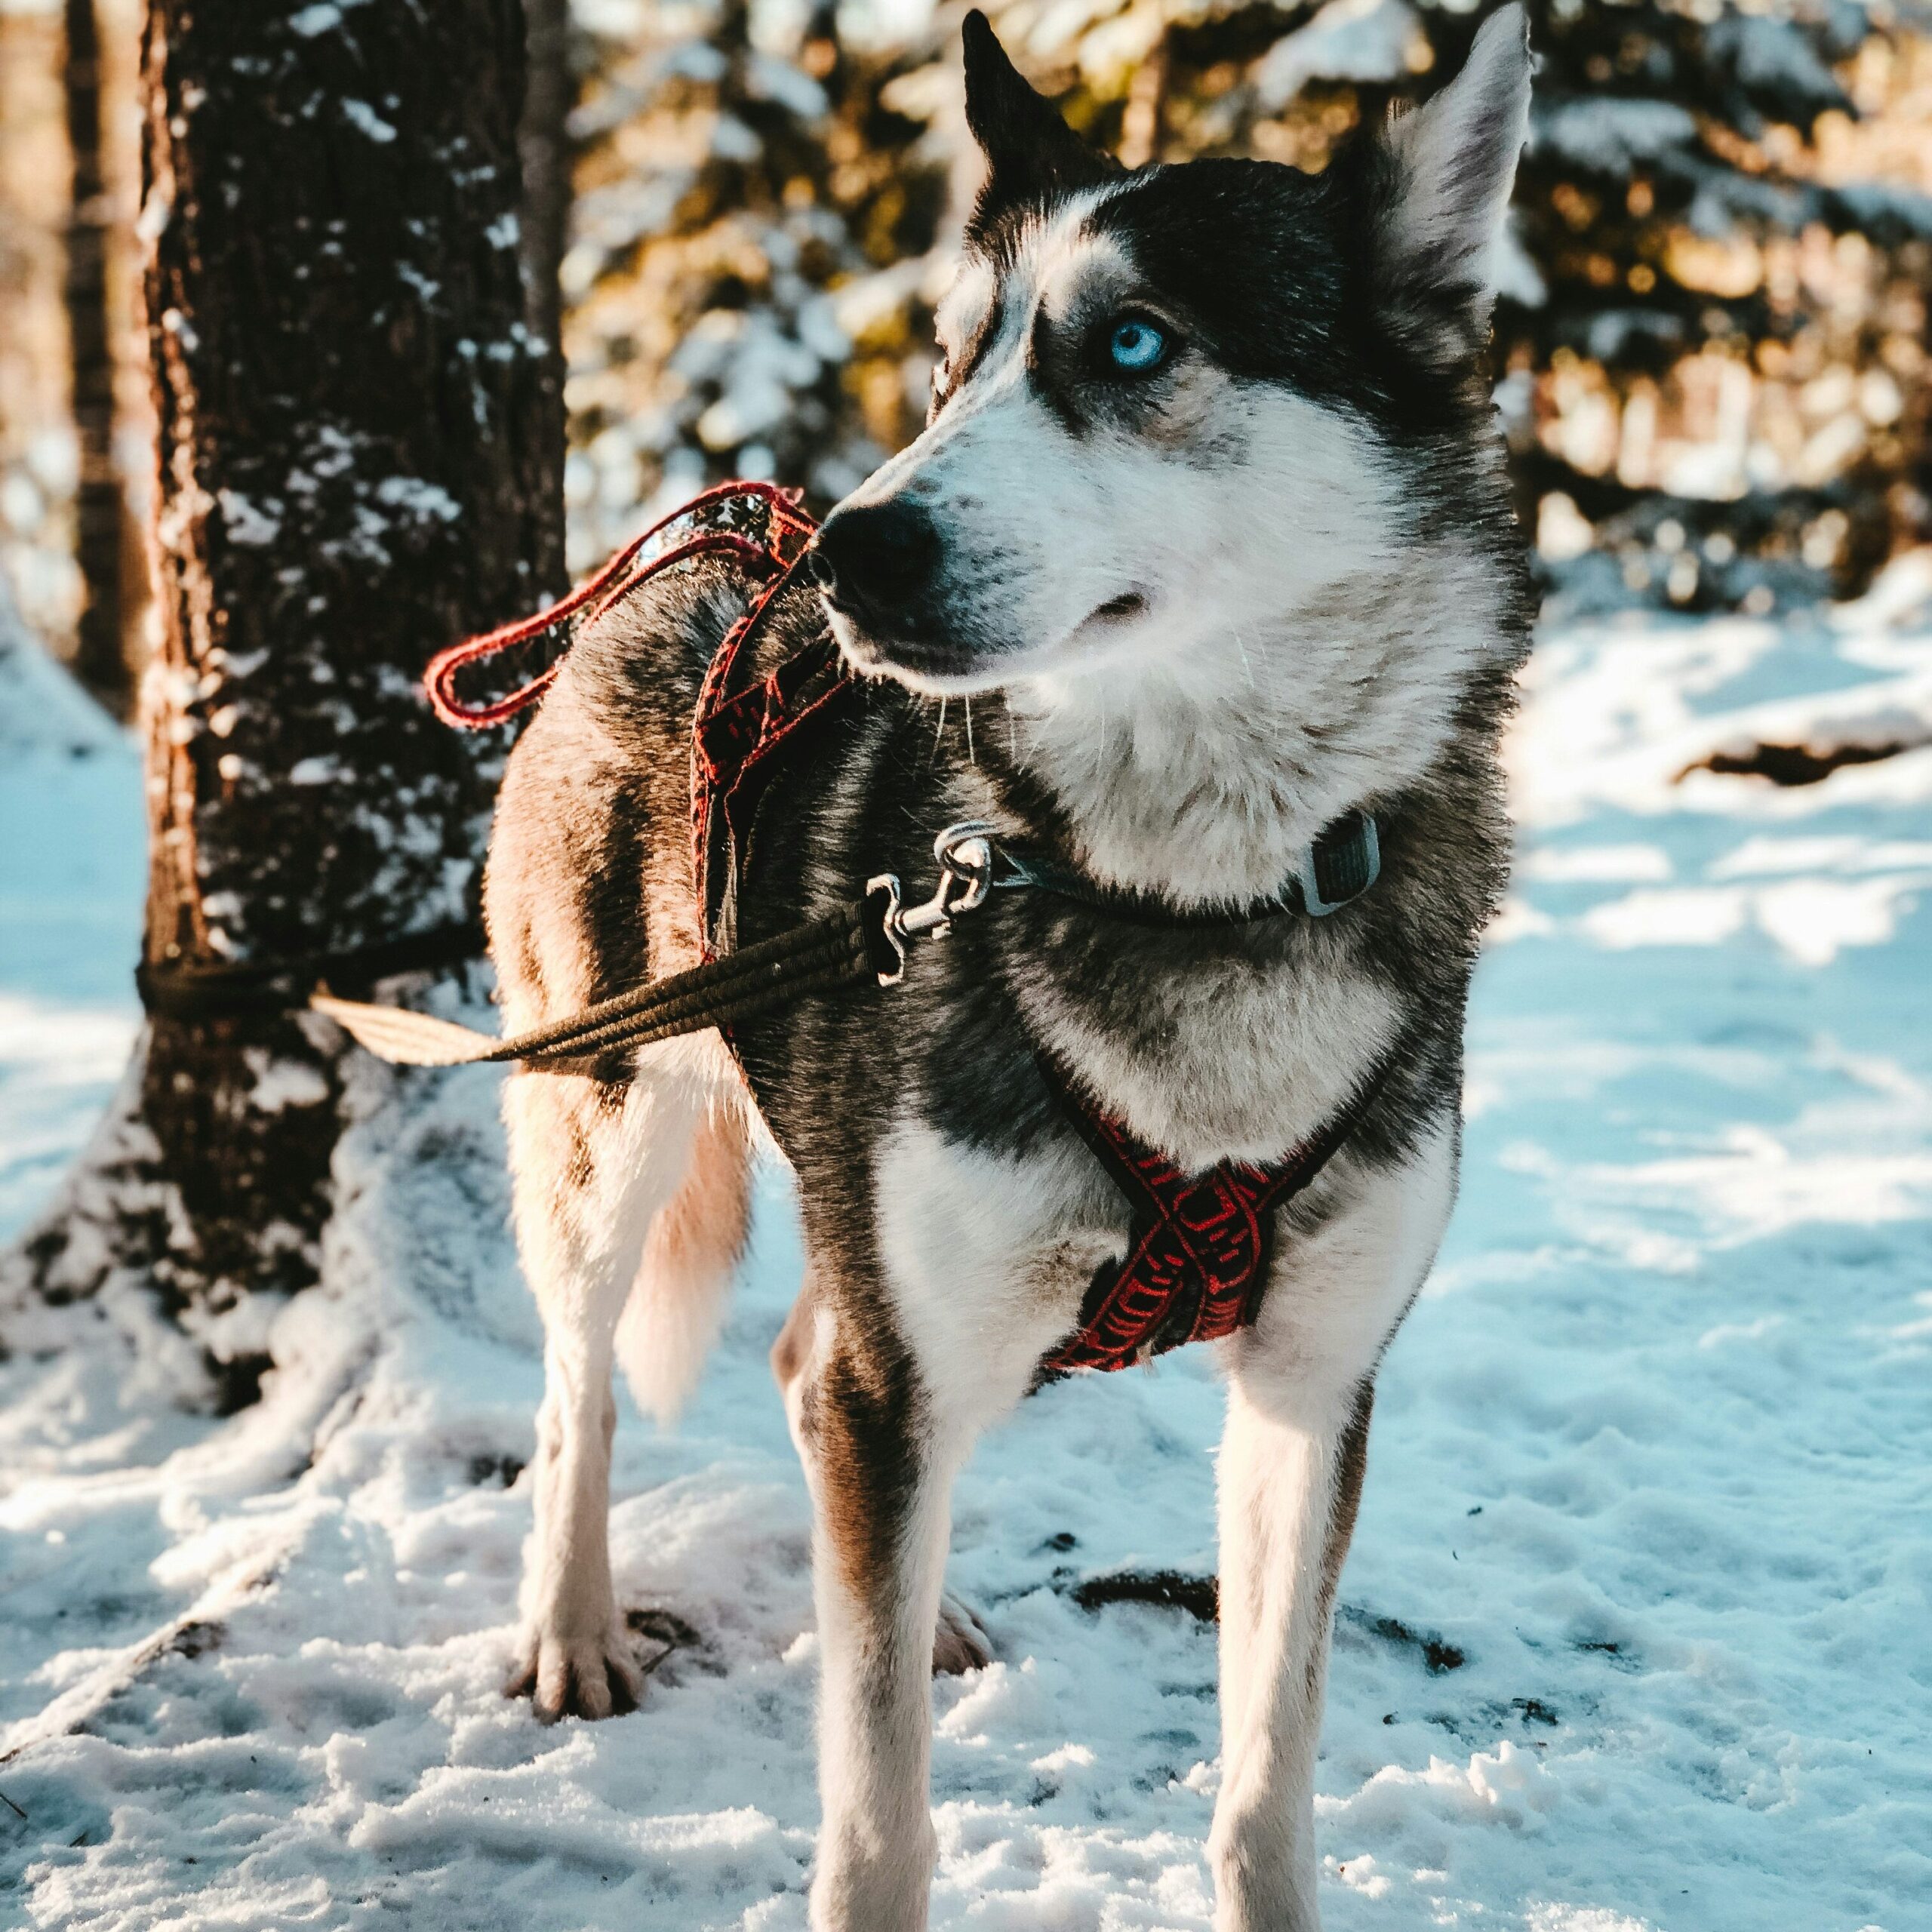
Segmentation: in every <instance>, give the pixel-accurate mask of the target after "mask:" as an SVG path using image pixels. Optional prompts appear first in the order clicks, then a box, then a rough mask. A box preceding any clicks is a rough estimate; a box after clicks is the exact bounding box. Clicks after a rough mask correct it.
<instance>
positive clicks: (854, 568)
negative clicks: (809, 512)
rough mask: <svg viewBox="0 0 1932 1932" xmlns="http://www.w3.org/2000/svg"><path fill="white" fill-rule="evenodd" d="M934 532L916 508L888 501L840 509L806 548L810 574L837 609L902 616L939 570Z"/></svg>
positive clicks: (936, 537)
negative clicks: (810, 560) (810, 559)
mask: <svg viewBox="0 0 1932 1932" xmlns="http://www.w3.org/2000/svg"><path fill="white" fill-rule="evenodd" d="M939 560H940V534H939V531H938V530H937V528H935V527H934V523H933V520H932V518H931V517H929V516H928V515H927V514H926V513H925V512H924V510H922V509H918V507H917V506H915V505H913V504H911V503H903V502H900V501H899V500H893V501H891V502H888V503H865V504H860V505H858V506H855V507H854V508H853V509H844V510H840V511H839V512H838V513H837V514H836V515H834V516H832V517H830V518H828V519H827V520H826V525H825V527H824V528H823V529H822V530H821V531H820V532H819V534H818V540H817V543H816V544H815V545H814V546H813V549H812V574H813V575H814V577H816V578H817V580H818V582H819V586H820V589H823V591H824V592H825V593H826V595H827V596H829V598H831V599H832V601H833V602H834V603H835V604H836V605H838V608H840V609H841V611H848V612H851V613H852V614H854V615H860V616H872V617H885V616H888V615H891V616H903V615H905V614H906V611H907V608H908V607H909V606H910V605H912V604H914V603H915V602H916V601H918V598H919V597H920V596H921V594H922V593H923V592H924V591H925V590H926V589H927V588H928V586H929V585H930V584H931V582H932V580H933V577H934V575H935V574H937V571H938V568H939Z"/></svg>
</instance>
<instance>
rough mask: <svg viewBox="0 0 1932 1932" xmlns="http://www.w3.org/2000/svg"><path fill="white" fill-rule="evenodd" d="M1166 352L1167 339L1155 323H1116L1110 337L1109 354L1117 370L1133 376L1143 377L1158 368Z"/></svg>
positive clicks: (1108, 342)
mask: <svg viewBox="0 0 1932 1932" xmlns="http://www.w3.org/2000/svg"><path fill="white" fill-rule="evenodd" d="M1167 352H1168V339H1167V337H1165V336H1164V335H1163V334H1161V331H1159V330H1158V329H1157V328H1155V326H1154V325H1153V324H1152V322H1143V321H1124V322H1116V323H1115V325H1114V332H1113V334H1112V335H1111V336H1109V337H1108V338H1107V354H1108V355H1109V357H1110V358H1112V362H1113V365H1114V367H1115V368H1116V369H1124V370H1125V371H1127V373H1128V374H1129V375H1131V376H1144V375H1145V374H1146V373H1147V371H1149V369H1152V368H1158V366H1159V365H1160V362H1161V358H1162V357H1164V355H1166V354H1167Z"/></svg>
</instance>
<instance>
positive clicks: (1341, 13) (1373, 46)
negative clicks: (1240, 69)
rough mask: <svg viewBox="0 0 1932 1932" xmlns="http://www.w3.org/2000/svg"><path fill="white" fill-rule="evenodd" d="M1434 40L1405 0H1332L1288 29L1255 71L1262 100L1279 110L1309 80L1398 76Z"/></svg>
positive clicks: (1272, 109) (1415, 62)
mask: <svg viewBox="0 0 1932 1932" xmlns="http://www.w3.org/2000/svg"><path fill="white" fill-rule="evenodd" d="M1428 51H1429V42H1428V40H1427V38H1426V37H1425V36H1424V35H1423V31H1422V25H1421V23H1420V21H1419V20H1417V18H1416V15H1415V10H1414V8H1411V7H1409V6H1407V5H1404V0H1328V4H1327V5H1326V6H1325V7H1324V8H1322V9H1321V11H1320V12H1319V13H1318V14H1316V15H1315V17H1314V18H1313V19H1312V20H1310V21H1309V23H1308V25H1307V26H1305V27H1297V29H1295V30H1294V32H1293V33H1289V34H1284V35H1282V36H1281V38H1280V39H1279V40H1278V41H1276V42H1275V44H1274V45H1273V46H1272V47H1271V48H1269V50H1268V51H1267V54H1266V56H1264V57H1263V60H1262V61H1261V63H1260V66H1258V67H1257V68H1256V69H1255V72H1254V88H1255V92H1256V94H1257V95H1258V96H1259V97H1260V102H1261V104H1262V106H1263V107H1265V108H1266V109H1268V110H1269V112H1271V113H1272V112H1278V111H1279V110H1280V109H1282V108H1284V107H1285V106H1287V104H1288V103H1289V102H1290V101H1291V100H1294V97H1296V95H1297V94H1300V92H1301V91H1302V89H1303V88H1304V87H1306V85H1308V83H1309V82H1310V81H1315V80H1321V81H1393V80H1398V79H1400V78H1401V77H1402V76H1403V75H1404V74H1407V73H1409V72H1412V71H1414V69H1415V68H1416V67H1417V66H1418V64H1420V63H1422V62H1424V61H1426V59H1427V56H1428Z"/></svg>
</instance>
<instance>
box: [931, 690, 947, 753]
mask: <svg viewBox="0 0 1932 1932" xmlns="http://www.w3.org/2000/svg"><path fill="white" fill-rule="evenodd" d="M945 736H946V700H945V699H944V698H943V697H942V698H941V699H940V701H939V722H938V724H936V725H935V726H934V728H933V756H934V758H937V757H938V756H939V741H940V739H942V738H943V737H945Z"/></svg>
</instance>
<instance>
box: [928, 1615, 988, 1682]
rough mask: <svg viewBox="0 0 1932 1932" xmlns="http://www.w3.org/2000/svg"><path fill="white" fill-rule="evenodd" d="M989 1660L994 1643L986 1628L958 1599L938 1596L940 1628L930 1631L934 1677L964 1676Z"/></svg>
mask: <svg viewBox="0 0 1932 1932" xmlns="http://www.w3.org/2000/svg"><path fill="white" fill-rule="evenodd" d="M992 1660H993V1640H992V1638H990V1637H989V1636H988V1635H986V1626H985V1625H984V1624H983V1623H981V1622H980V1620H979V1619H978V1617H976V1616H974V1614H973V1613H972V1611H971V1610H969V1609H968V1607H966V1605H965V1604H963V1603H961V1601H959V1599H958V1598H957V1597H955V1596H951V1595H947V1596H943V1597H941V1598H940V1601H939V1628H938V1629H937V1630H935V1631H934V1632H933V1675H934V1676H935V1677H964V1675H966V1673H967V1672H968V1671H969V1670H983V1669H986V1666H987V1665H988V1664H989V1663H992Z"/></svg>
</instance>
